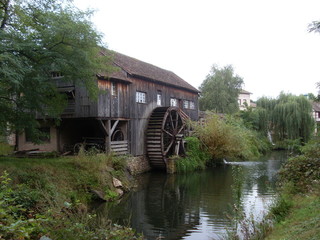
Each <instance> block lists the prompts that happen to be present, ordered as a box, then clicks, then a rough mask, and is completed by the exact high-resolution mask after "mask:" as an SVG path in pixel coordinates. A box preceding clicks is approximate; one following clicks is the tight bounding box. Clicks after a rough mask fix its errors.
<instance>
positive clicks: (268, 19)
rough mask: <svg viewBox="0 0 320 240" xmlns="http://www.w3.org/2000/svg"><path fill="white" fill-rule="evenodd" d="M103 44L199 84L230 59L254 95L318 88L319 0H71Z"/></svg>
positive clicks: (319, 73)
mask: <svg viewBox="0 0 320 240" xmlns="http://www.w3.org/2000/svg"><path fill="white" fill-rule="evenodd" d="M74 4H75V5H76V6H77V7H79V8H81V9H85V8H91V9H95V10H96V13H95V15H94V17H93V18H92V20H93V22H94V24H95V26H96V28H97V30H98V31H100V32H102V33H103V34H104V40H105V42H106V44H107V46H108V48H109V49H111V50H115V51H117V52H120V53H123V54H125V55H128V56H131V57H134V58H137V59H139V60H142V61H145V62H148V63H151V64H153V65H156V66H158V67H161V68H164V69H167V70H170V71H173V72H174V73H176V74H177V75H178V76H180V77H181V78H183V79H184V80H186V81H187V82H189V83H190V84H192V85H193V86H195V87H197V88H198V87H199V86H200V85H201V83H202V82H203V80H204V79H205V77H206V76H207V74H208V73H209V72H210V69H211V66H212V65H214V64H217V65H218V66H220V67H223V66H225V65H228V64H231V65H232V66H233V67H234V69H235V73H236V74H238V75H239V76H241V77H242V78H243V80H244V83H245V86H244V89H245V90H247V91H249V92H252V93H253V94H252V98H253V99H254V100H256V99H257V98H259V97H262V96H268V97H277V96H278V95H279V93H280V92H281V91H284V92H285V93H293V94H296V95H299V94H306V93H310V92H312V93H314V94H316V93H317V90H316V85H315V84H316V82H320V64H319V58H320V34H316V33H309V32H308V24H310V23H311V22H312V21H316V20H320V1H319V0H291V1H289V0H265V1H260V0H241V1H239V0H74Z"/></svg>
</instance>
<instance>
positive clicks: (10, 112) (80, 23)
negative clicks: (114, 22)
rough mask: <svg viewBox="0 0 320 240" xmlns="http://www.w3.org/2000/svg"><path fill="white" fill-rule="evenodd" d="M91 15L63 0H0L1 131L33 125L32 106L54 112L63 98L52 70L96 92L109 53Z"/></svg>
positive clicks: (54, 115)
mask: <svg viewBox="0 0 320 240" xmlns="http://www.w3.org/2000/svg"><path fill="white" fill-rule="evenodd" d="M91 15H92V12H90V11H80V10H78V9H76V8H75V7H73V6H72V5H71V3H69V1H67V2H64V0H1V1H0V113H1V114H0V135H1V132H2V133H3V132H4V131H6V130H7V129H8V128H9V129H11V130H16V131H23V130H24V129H30V130H35V129H36V128H37V124H38V123H37V121H36V120H35V113H36V112H37V113H39V114H40V115H43V116H46V118H55V119H57V118H58V116H59V114H60V113H61V112H62V111H63V109H64V103H65V102H66V101H65V99H64V97H63V95H61V94H59V93H58V92H57V91H56V88H55V82H54V81H52V74H53V73H54V74H55V73H59V74H62V75H63V78H62V80H63V81H66V82H72V83H77V84H83V85H85V86H86V87H87V88H88V89H89V90H90V93H91V94H92V95H94V93H95V92H97V91H96V90H97V86H96V81H95V80H96V74H97V73H99V72H101V70H102V69H103V70H104V72H105V71H106V64H107V63H108V59H107V57H105V56H102V55H101V54H100V51H101V47H102V46H103V44H102V41H101V39H102V37H101V34H99V33H97V32H96V31H95V29H94V28H93V26H92V23H91V22H90V16H91ZM98 56H99V57H98Z"/></svg>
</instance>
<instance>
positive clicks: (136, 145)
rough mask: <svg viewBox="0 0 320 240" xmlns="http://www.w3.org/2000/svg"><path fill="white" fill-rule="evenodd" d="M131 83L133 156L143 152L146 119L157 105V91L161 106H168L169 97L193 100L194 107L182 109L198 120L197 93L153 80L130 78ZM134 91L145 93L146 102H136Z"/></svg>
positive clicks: (131, 147)
mask: <svg viewBox="0 0 320 240" xmlns="http://www.w3.org/2000/svg"><path fill="white" fill-rule="evenodd" d="M131 80H132V81H133V84H132V85H131V87H130V94H129V96H130V100H129V101H128V103H129V104H130V116H131V117H130V118H131V121H130V125H129V126H130V127H129V129H130V130H129V132H130V134H131V142H130V144H131V146H130V149H131V154H133V155H135V156H139V155H144V154H145V131H146V129H147V124H148V119H149V116H150V114H151V113H152V111H153V109H154V108H156V107H158V106H157V93H158V91H161V94H162V106H168V107H169V106H170V98H177V99H178V100H181V101H183V100H189V101H194V103H195V109H183V111H184V112H185V113H186V114H187V115H188V116H189V117H190V118H191V119H192V120H195V121H196V120H198V94H197V93H191V92H188V91H184V90H181V89H177V88H173V87H169V86H164V85H160V84H157V83H154V82H148V81H144V80H140V79H131ZM136 91H141V92H145V93H146V103H136V99H135V97H136Z"/></svg>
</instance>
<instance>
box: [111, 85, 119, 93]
mask: <svg viewBox="0 0 320 240" xmlns="http://www.w3.org/2000/svg"><path fill="white" fill-rule="evenodd" d="M117 92H118V89H117V84H116V83H115V82H111V95H112V96H117Z"/></svg>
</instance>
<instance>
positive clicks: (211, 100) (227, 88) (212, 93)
mask: <svg viewBox="0 0 320 240" xmlns="http://www.w3.org/2000/svg"><path fill="white" fill-rule="evenodd" d="M242 84H243V80H242V78H241V77H239V76H238V75H235V74H234V70H233V67H232V66H230V65H228V66H225V67H223V68H219V67H217V66H213V67H212V68H211V71H210V73H209V74H208V76H207V77H206V79H205V80H204V81H203V83H202V84H201V86H200V91H201V96H200V99H199V105H200V109H201V110H213V111H216V112H218V113H235V112H237V111H238V110H239V106H238V96H239V93H240V90H241V86H242Z"/></svg>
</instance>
